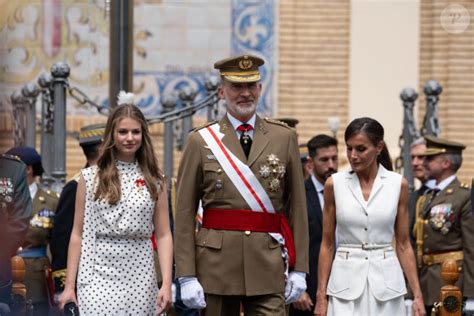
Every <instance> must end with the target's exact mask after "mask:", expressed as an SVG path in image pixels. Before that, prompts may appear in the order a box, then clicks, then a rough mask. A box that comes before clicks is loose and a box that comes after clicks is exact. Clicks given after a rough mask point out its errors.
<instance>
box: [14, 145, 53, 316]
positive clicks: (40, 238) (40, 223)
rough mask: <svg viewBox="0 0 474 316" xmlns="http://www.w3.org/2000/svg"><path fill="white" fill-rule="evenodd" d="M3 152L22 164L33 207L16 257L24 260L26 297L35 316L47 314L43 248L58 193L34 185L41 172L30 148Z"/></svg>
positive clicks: (47, 239)
mask: <svg viewBox="0 0 474 316" xmlns="http://www.w3.org/2000/svg"><path fill="white" fill-rule="evenodd" d="M7 153H8V154H10V155H16V156H18V157H19V158H20V159H21V160H22V161H23V162H24V163H25V164H26V170H27V172H26V173H27V181H28V186H29V190H30V196H31V200H32V205H33V211H32V218H31V220H30V223H29V227H28V232H27V233H26V239H25V241H24V242H23V244H22V245H21V247H22V248H21V249H20V250H19V251H18V255H19V256H21V257H22V258H23V260H24V261H25V270H26V273H25V286H26V291H27V293H26V297H27V299H29V300H31V302H32V303H33V306H34V314H35V315H47V313H48V310H49V296H48V295H49V293H48V286H49V284H48V282H47V280H46V277H45V270H47V269H49V268H50V262H49V258H48V257H47V255H46V247H47V246H48V243H49V239H50V238H51V229H52V228H53V223H54V212H55V210H56V205H57V204H58V194H57V193H55V192H52V191H50V190H47V191H44V190H43V189H42V188H41V187H40V186H39V185H38V184H37V183H36V181H35V179H36V177H40V176H41V175H42V174H43V172H44V169H43V165H42V163H41V156H40V155H39V154H38V152H37V151H36V150H35V149H34V148H32V147H14V148H12V149H10V150H9V151H8V152H7Z"/></svg>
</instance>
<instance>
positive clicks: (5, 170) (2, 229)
mask: <svg viewBox="0 0 474 316" xmlns="http://www.w3.org/2000/svg"><path fill="white" fill-rule="evenodd" d="M31 209H32V206H31V197H30V192H29V190H28V181H27V176H26V166H25V164H24V163H23V162H22V161H21V160H20V158H19V157H16V156H11V155H6V154H4V155H1V156H0V240H1V241H2V246H1V247H0V311H2V312H3V313H8V312H9V311H10V307H9V305H10V304H11V287H12V267H11V258H12V256H14V255H15V254H16V251H17V249H18V247H19V246H20V245H21V244H22V243H23V241H24V238H25V236H26V232H27V230H28V225H29V221H30V218H31Z"/></svg>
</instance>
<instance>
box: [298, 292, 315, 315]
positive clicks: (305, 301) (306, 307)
mask: <svg viewBox="0 0 474 316" xmlns="http://www.w3.org/2000/svg"><path fill="white" fill-rule="evenodd" d="M313 305H314V303H313V301H312V300H311V297H309V294H308V293H307V292H303V294H301V296H300V298H298V299H297V300H296V301H295V302H294V303H293V307H294V308H295V309H299V310H300V311H312V310H313Z"/></svg>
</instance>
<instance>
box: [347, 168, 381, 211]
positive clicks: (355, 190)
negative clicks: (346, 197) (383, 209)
mask: <svg viewBox="0 0 474 316" xmlns="http://www.w3.org/2000/svg"><path fill="white" fill-rule="evenodd" d="M386 177H387V170H386V169H385V168H384V167H383V166H382V165H381V164H379V170H378V171H377V175H376V176H375V180H374V184H373V185H372V190H371V191H370V195H369V199H368V200H367V201H365V200H364V196H363V194H362V189H361V187H360V182H359V177H357V174H356V173H355V172H354V173H350V172H348V175H347V178H348V180H349V181H348V185H349V189H350V191H351V192H352V195H354V197H355V199H356V200H357V202H359V204H360V206H362V208H363V209H364V210H365V212H366V213H368V206H369V204H370V202H371V201H372V200H373V199H374V198H375V196H376V195H377V193H378V192H379V191H380V189H381V188H382V187H383V185H384V180H385V178H386Z"/></svg>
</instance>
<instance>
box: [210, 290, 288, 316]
mask: <svg viewBox="0 0 474 316" xmlns="http://www.w3.org/2000/svg"><path fill="white" fill-rule="evenodd" d="M206 304H207V307H206V309H204V310H203V312H202V313H201V315H204V316H239V315H240V304H242V307H243V310H244V315H245V316H253V315H268V316H285V315H286V309H285V298H284V296H283V293H275V294H266V295H256V296H239V295H214V294H206Z"/></svg>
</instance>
